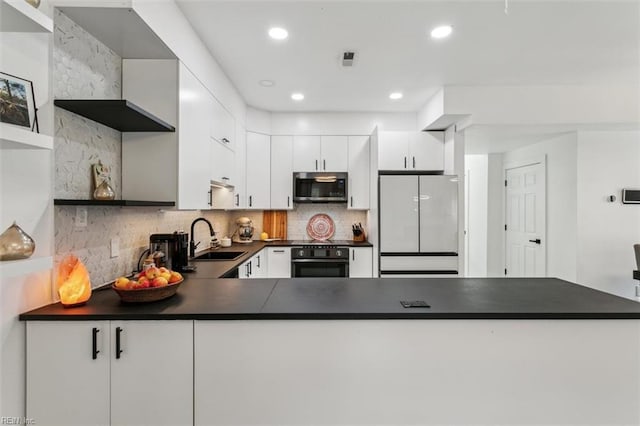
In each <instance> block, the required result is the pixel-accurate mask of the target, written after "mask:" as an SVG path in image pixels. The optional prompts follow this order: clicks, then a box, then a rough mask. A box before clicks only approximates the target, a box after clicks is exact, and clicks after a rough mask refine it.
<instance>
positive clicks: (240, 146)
mask: <svg viewBox="0 0 640 426" xmlns="http://www.w3.org/2000/svg"><path fill="white" fill-rule="evenodd" d="M236 135H237V137H236V143H235V155H234V168H233V171H234V177H233V181H234V185H233V208H234V209H244V208H246V207H247V184H246V182H247V132H246V130H245V129H244V127H242V126H241V125H240V124H239V123H236Z"/></svg>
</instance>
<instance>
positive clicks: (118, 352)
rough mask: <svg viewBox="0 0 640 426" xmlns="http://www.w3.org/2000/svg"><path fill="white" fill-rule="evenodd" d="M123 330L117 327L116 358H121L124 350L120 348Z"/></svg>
mask: <svg viewBox="0 0 640 426" xmlns="http://www.w3.org/2000/svg"><path fill="white" fill-rule="evenodd" d="M122 331H123V330H122V328H121V327H116V359H120V354H121V353H122V352H124V351H123V350H122V349H121V348H120V335H121V334H122Z"/></svg>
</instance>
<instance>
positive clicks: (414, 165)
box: [413, 157, 416, 169]
mask: <svg viewBox="0 0 640 426" xmlns="http://www.w3.org/2000/svg"><path fill="white" fill-rule="evenodd" d="M413 168H414V169H415V168H416V157H413Z"/></svg>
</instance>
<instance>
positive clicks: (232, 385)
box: [20, 262, 640, 425]
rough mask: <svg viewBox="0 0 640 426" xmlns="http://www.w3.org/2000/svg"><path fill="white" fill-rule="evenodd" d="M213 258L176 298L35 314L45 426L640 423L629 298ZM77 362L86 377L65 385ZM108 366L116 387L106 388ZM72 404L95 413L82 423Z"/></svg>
mask: <svg viewBox="0 0 640 426" xmlns="http://www.w3.org/2000/svg"><path fill="white" fill-rule="evenodd" d="M211 263H213V262H198V266H199V268H198V271H197V272H196V273H194V274H191V275H189V276H188V277H187V278H186V280H185V282H184V283H183V284H182V286H181V287H180V289H179V291H178V293H177V295H176V296H174V297H172V298H169V299H167V300H164V301H159V302H155V303H149V304H142V305H126V304H122V303H121V302H120V301H119V299H118V297H117V295H116V294H115V292H113V291H111V290H109V289H107V290H104V291H96V292H95V294H94V295H93V297H92V298H91V300H90V301H89V303H88V304H87V305H86V306H83V307H79V308H76V309H64V308H62V307H61V306H60V305H59V304H53V305H49V306H46V307H43V308H40V309H36V310H34V311H31V312H28V313H25V314H23V315H21V316H20V319H21V320H24V321H27V366H28V367H27V389H28V390H29V393H28V403H27V407H28V408H27V415H28V416H30V417H33V418H38V419H40V421H39V424H59V423H60V422H64V423H65V424H72V423H73V424H76V423H82V421H89V420H88V419H92V420H91V421H92V424H95V423H96V420H95V419H96V413H100V412H102V413H103V415H104V416H105V418H107V419H108V418H109V417H108V416H111V419H112V420H111V421H112V423H113V422H114V419H118V421H116V422H115V423H117V424H140V423H144V422H145V421H146V422H149V418H150V417H149V416H151V417H152V418H153V420H152V422H153V424H192V422H193V423H194V424H196V425H214V424H220V425H222V424H225V425H226V424H274V425H275V424H409V423H411V424H443V423H447V424H511V425H516V424H532V423H534V424H550V423H553V424H600V423H605V422H606V423H608V424H638V422H640V413H639V412H638V408H637V401H638V400H639V399H640V390H639V389H638V387H637V380H638V377H639V376H640V366H639V365H638V363H637V360H638V359H639V357H640V344H639V342H640V306H639V305H638V304H637V303H634V302H632V301H629V300H626V299H623V298H619V297H616V296H612V295H609V294H606V293H603V292H599V291H597V290H593V289H589V288H586V287H582V286H580V285H576V284H571V283H568V282H565V281H562V280H558V279H551V278H531V279H505V278H501V279H491V278H484V279H473V278H466V279H463V278H432V279H410V278H409V279H377V278H374V279H327V278H323V279H257V280H239V279H215V278H214V279H212V278H210V277H207V278H204V277H206V276H208V275H209V274H210V273H211V270H210V269H209V270H208V268H211V266H210V265H211ZM401 301H409V302H416V301H424V302H425V303H426V304H428V305H429V307H417V308H404V307H403V305H402V304H401ZM96 330H98V331H96ZM92 336H94V337H93V342H94V343H93V354H94V355H93V357H94V358H96V359H92V352H91V348H92ZM73 351H77V352H78V353H73ZM96 351H98V353H96ZM70 360H72V361H70ZM70 362H71V364H73V362H76V363H77V364H78V365H80V366H81V369H82V370H83V371H78V374H74V375H73V380H67V381H65V380H64V378H65V377H67V368H65V367H64V366H65V364H67V365H68V364H69V363H70ZM101 364H102V365H104V364H106V366H107V367H109V366H110V370H109V368H106V369H105V370H104V371H103V372H102V374H104V376H105V377H104V378H103V382H105V381H106V382H105V383H107V384H102V385H96V382H95V370H96V369H100V367H99V365H101ZM71 366H72V365H69V368H71ZM125 376H126V377H125ZM109 377H111V379H110V382H109V381H108V380H107V379H108V378H109ZM109 384H110V386H109ZM121 386H122V388H121ZM125 386H126V387H127V388H128V389H129V391H131V389H136V391H135V392H136V395H138V396H137V397H136V398H135V400H133V399H130V398H126V397H124V396H123V395H122V392H121V389H124V387H125ZM62 387H63V388H64V392H60V391H61V390H62ZM96 387H97V388H98V389H97V390H96ZM105 389H106V390H105ZM488 390H490V392H489V391H488ZM94 391H95V392H94ZM96 392H97V393H96ZM101 392H102V393H104V392H106V394H105V395H103V396H105V398H106V400H100V398H98V399H96V396H99V395H101ZM109 392H111V399H110V404H109V403H108V402H105V401H109V397H108V396H109ZM52 395H57V396H55V397H54V396H52ZM176 397H178V398H177V399H178V400H175V398H176ZM159 401H162V402H159ZM80 402H82V403H80ZM96 404H97V405H98V406H97V407H96ZM461 404H462V405H463V406H464V407H463V409H461V407H460V405H461ZM72 405H73V407H76V406H77V405H79V406H86V407H88V408H86V409H85V408H83V409H77V410H76V409H75V408H74V410H73V414H70V413H71V412H72V411H71V406H72ZM246 407H251V408H250V409H247V408H246ZM150 413H152V414H150ZM56 415H58V416H59V417H56ZM69 416H76V418H77V419H78V422H74V421H70V417H69ZM83 416H86V417H83ZM71 420H73V419H71ZM105 423H108V421H107V422H105ZM87 424H88V423H87Z"/></svg>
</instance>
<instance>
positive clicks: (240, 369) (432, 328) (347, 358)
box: [195, 320, 640, 425]
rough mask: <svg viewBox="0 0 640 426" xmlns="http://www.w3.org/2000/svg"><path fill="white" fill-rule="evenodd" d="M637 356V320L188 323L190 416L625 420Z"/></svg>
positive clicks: (635, 397)
mask: <svg viewBox="0 0 640 426" xmlns="http://www.w3.org/2000/svg"><path fill="white" fill-rule="evenodd" d="M639 359H640V321H638V320H626V321H619V320H610V321H591V320H586V321H573V320H565V321H546V320H541V321H518V320H503V321H487V320H475V321H467V320H459V321H441V320H434V321H405V320H395V321H196V325H195V371H196V372H197V374H196V377H195V423H196V424H207V425H228V424H269V425H276V424H296V425H312V424H314V425H315V424H323V425H344V424H394V425H398V424H421V425H436V424H456V425H471V424H473V425H478V424H508V425H531V424H553V425H577V424H580V425H596V424H597V425H601V424H609V425H637V424H640V405H639V404H638V401H640V386H639V384H640V363H639V362H638V360H639ZM247 407H250V409H247Z"/></svg>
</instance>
